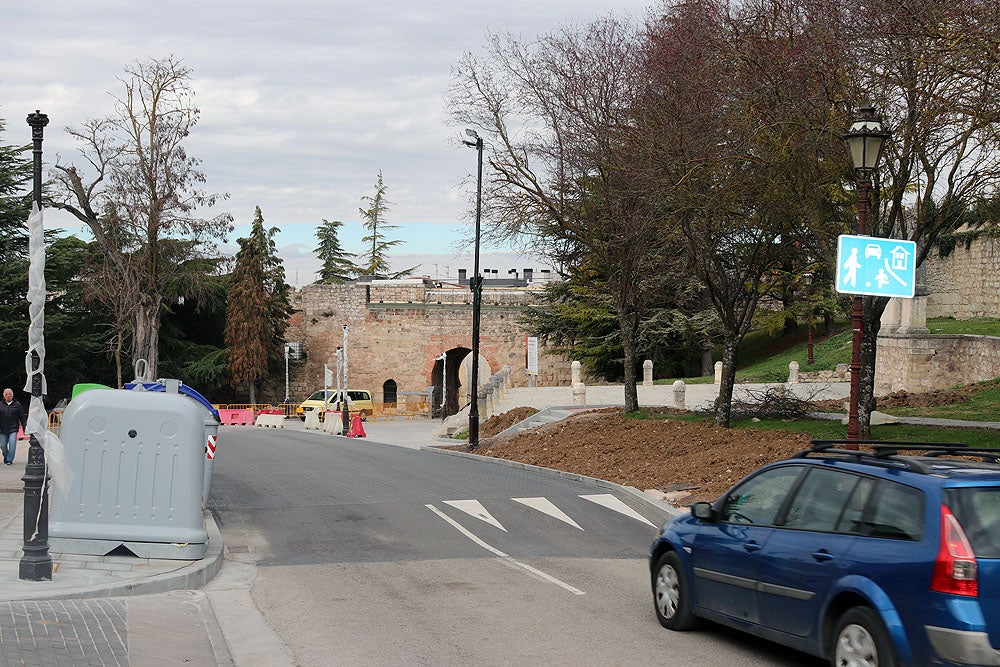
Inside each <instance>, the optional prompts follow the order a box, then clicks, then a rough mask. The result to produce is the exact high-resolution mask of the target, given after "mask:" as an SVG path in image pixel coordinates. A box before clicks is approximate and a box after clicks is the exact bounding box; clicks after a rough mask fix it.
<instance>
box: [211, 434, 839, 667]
mask: <svg viewBox="0 0 1000 667" xmlns="http://www.w3.org/2000/svg"><path fill="white" fill-rule="evenodd" d="M209 506H210V508H211V509H212V510H213V511H214V512H215V513H216V516H217V517H218V519H219V523H220V526H221V528H222V532H223V535H224V538H225V543H226V548H227V551H228V552H229V556H228V559H229V564H227V567H228V568H229V570H228V573H229V574H228V575H227V574H226V572H227V570H226V569H225V568H224V573H223V582H225V580H226V578H227V577H229V578H231V579H238V580H240V581H242V582H243V583H244V584H245V586H246V589H247V590H248V593H249V594H248V595H244V596H243V597H236V598H234V599H233V600H232V601H231V605H230V607H229V611H228V612H226V607H225V604H222V603H220V602H219V600H218V595H219V593H218V592H216V593H215V595H216V598H214V599H213V606H215V607H216V609H221V610H222V611H223V613H221V614H220V615H219V616H220V618H219V620H220V623H222V625H223V629H224V630H226V634H227V640H229V643H230V646H231V649H233V653H234V657H235V658H236V661H237V664H251V663H252V658H248V657H247V656H252V655H253V650H256V647H257V644H263V645H264V647H265V649H268V647H269V649H270V650H272V653H271V654H267V653H266V650H265V652H264V653H260V654H259V656H260V662H259V663H256V664H275V663H276V662H279V660H278V657H276V656H281V655H282V654H283V656H284V657H283V659H284V661H285V662H287V663H288V664H297V665H305V666H311V665H340V664H352V665H470V664H476V665H534V664H545V665H570V664H572V665H645V664H661V665H685V666H693V667H714V666H720V667H722V666H725V667H730V666H731V665H732V664H734V663H739V664H741V665H743V666H746V667H755V666H764V665H779V666H781V665H788V666H791V665H796V666H802V665H808V666H810V667H811V666H813V665H819V664H820V663H819V662H817V661H813V660H811V659H809V658H808V657H806V656H803V655H801V654H798V653H794V652H790V651H787V650H785V649H782V648H780V647H777V646H774V645H772V644H768V643H766V642H760V641H757V640H755V639H753V638H751V637H748V636H746V635H743V634H740V633H734V632H729V631H726V630H723V629H719V628H714V627H713V628H709V629H708V630H706V631H700V632H694V633H684V634H678V633H671V632H668V631H666V630H664V629H663V628H661V627H660V626H659V624H658V623H657V621H656V618H655V616H654V613H653V609H652V603H651V595H650V592H649V584H648V580H649V577H648V573H647V566H646V554H647V550H648V547H649V544H650V542H651V540H652V539H653V537H654V535H655V533H656V530H657V528H656V527H657V526H659V525H660V524H661V523H662V522H663V521H664V520H665V519H666V518H667V514H666V513H665V512H663V511H661V510H656V509H653V508H651V507H650V506H647V505H644V504H642V503H639V502H637V501H635V499H633V498H631V497H630V496H628V495H627V494H615V493H609V490H608V488H606V487H603V486H599V485H597V484H594V483H593V482H591V481H587V480H577V479H570V478H565V479H563V478H554V477H552V476H549V475H543V474H539V473H538V472H534V471H530V470H521V469H517V468H512V467H508V466H504V465H499V464H496V463H491V462H483V461H477V460H473V459H466V458H461V457H454V456H446V455H442V454H436V453H433V452H427V451H420V450H416V449H411V448H406V447H398V446H394V445H386V444H379V443H377V442H374V441H372V440H368V439H351V440H349V439H346V438H340V437H331V436H328V435H325V434H321V433H313V432H306V431H289V430H282V431H276V430H266V429H225V430H224V431H223V432H222V433H221V434H220V439H219V453H218V456H217V458H216V460H215V464H214V472H213V481H212V492H211V496H210V502H209ZM222 586H223V587H225V583H223V584H222ZM210 595H212V594H211V593H210ZM250 605H252V606H253V609H250V608H249V607H250ZM240 628H242V629H243V632H244V635H245V636H246V641H247V643H248V646H247V647H243V649H244V650H243V651H242V655H243V658H242V659H241V657H240V656H241V648H240V646H234V645H233V644H234V643H237V644H238V643H239V642H234V641H232V637H235V636H238V632H237V631H238V630H239V629H240ZM268 634H270V637H268V636H266V635H268ZM251 649H253V650H251ZM262 650H263V649H262Z"/></svg>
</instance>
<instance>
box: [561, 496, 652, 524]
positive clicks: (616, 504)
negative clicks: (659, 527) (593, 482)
mask: <svg viewBox="0 0 1000 667" xmlns="http://www.w3.org/2000/svg"><path fill="white" fill-rule="evenodd" d="M580 497H581V498H583V499H584V500H589V501H590V502H592V503H597V504H598V505H601V506H603V507H607V508H608V509H610V510H614V511H615V512H619V513H621V514H624V515H625V516H627V517H631V518H633V519H635V520H636V521H642V522H643V523H648V524H649V525H650V526H652V527H653V528H656V524H654V523H652V522H650V521H649V519H647V518H646V517H644V516H642V515H641V514H639V513H638V512H636V511H635V510H634V509H632V508H631V507H629V506H628V505H626V504H625V503H623V502H622V501H621V500H619V499H618V498H616V497H615V496H613V495H611V494H610V493H595V494H593V495H587V496H580Z"/></svg>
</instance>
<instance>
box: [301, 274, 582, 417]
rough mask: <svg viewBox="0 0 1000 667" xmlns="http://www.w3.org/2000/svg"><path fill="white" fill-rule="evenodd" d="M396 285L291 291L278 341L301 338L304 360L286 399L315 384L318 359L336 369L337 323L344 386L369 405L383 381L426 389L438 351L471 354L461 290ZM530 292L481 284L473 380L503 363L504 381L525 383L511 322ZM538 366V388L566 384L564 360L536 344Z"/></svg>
mask: <svg viewBox="0 0 1000 667" xmlns="http://www.w3.org/2000/svg"><path fill="white" fill-rule="evenodd" d="M399 283H401V284H386V285H380V284H378V283H373V284H365V283H349V284H344V285H308V286H306V287H303V288H302V289H301V290H299V291H298V292H296V294H295V297H294V299H295V301H294V304H293V305H294V307H295V309H296V311H297V312H296V313H295V317H294V318H293V320H292V321H291V322H290V325H289V329H288V331H287V333H286V339H287V340H290V341H291V340H298V341H301V342H302V343H303V350H304V352H305V355H306V358H305V359H304V360H303V361H302V362H298V363H296V364H294V368H293V369H291V370H290V372H289V374H290V376H291V377H290V381H289V385H290V387H292V389H291V390H290V394H291V399H292V401H300V400H302V398H304V396H305V395H306V394H308V393H309V392H311V391H315V390H316V389H319V388H322V387H323V365H324V364H326V365H328V366H329V367H330V368H331V369H336V366H337V358H336V349H337V347H338V346H339V345H341V344H342V343H343V340H344V325H347V327H348V338H347V364H348V386H349V387H353V388H357V389H367V390H369V391H371V392H372V395H373V396H372V397H373V399H374V400H375V401H376V402H381V400H382V387H383V383H385V382H386V381H387V380H393V381H395V383H396V387H397V391H398V392H426V391H427V389H428V387H429V386H431V385H432V384H433V383H434V379H433V370H434V365H435V361H436V359H437V358H438V357H440V356H441V355H442V353H445V352H448V351H449V350H452V351H456V352H453V355H454V357H455V358H462V357H464V356H465V355H466V354H468V353H469V352H471V348H472V333H471V332H472V303H471V301H472V299H471V293H470V292H469V290H468V289H462V288H447V287H437V286H436V285H435V284H434V283H424V284H413V283H412V282H411V281H399ZM406 283H408V284H406ZM536 294H537V293H536V292H535V291H534V290H531V289H510V288H507V289H484V291H483V303H482V313H481V318H480V337H479V340H480V359H481V360H480V371H479V376H480V381H481V382H485V381H486V380H487V379H489V377H490V375H491V374H492V373H495V372H497V371H499V370H500V369H502V368H503V367H504V366H510V368H511V384H512V386H515V387H518V386H527V385H528V380H529V378H528V376H527V373H526V371H525V347H526V346H525V336H526V335H527V333H526V332H525V331H524V330H523V329H522V328H521V326H520V324H519V323H518V319H519V316H520V312H521V309H522V308H523V307H524V306H526V305H529V304H531V303H532V302H534V301H535V300H536ZM451 358H453V357H452V356H449V359H451ZM466 363H468V362H467V361H466ZM538 363H539V377H538V384H539V385H540V386H558V385H568V384H569V381H570V364H569V362H568V361H567V360H566V359H565V358H564V357H562V356H554V355H551V354H548V353H547V350H546V349H545V347H544V346H541V349H540V350H539V360H538ZM460 377H462V378H465V377H466V374H465V373H464V372H463V373H461V375H460ZM462 403H463V404H464V401H462Z"/></svg>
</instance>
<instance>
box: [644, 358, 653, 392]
mask: <svg viewBox="0 0 1000 667" xmlns="http://www.w3.org/2000/svg"><path fill="white" fill-rule="evenodd" d="M642 386H643V387H652V386H653V360H652V359H646V361H644V362H642Z"/></svg>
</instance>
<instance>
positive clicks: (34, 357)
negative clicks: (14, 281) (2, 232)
mask: <svg viewBox="0 0 1000 667" xmlns="http://www.w3.org/2000/svg"><path fill="white" fill-rule="evenodd" d="M27 121H28V125H29V126H31V141H32V156H33V165H32V166H33V172H32V177H33V179H32V180H33V188H32V200H33V201H34V203H35V208H37V211H38V215H39V216H41V211H42V140H43V139H44V132H45V126H46V125H48V124H49V117H48V116H46V115H45V114H43V113H41V112H40V111H35V113H33V114H29V115H28V118H27ZM32 218H34V215H32ZM28 222H29V228H30V229H29V231H30V235H29V240H30V242H29V250H30V255H31V257H32V260H31V266H30V267H29V271H28V301H29V307H28V311H29V313H30V315H31V323H30V326H29V327H28V347H29V349H31V375H30V378H29V380H30V385H31V409H30V410H29V414H28V418H29V419H28V426H29V428H30V427H31V426H32V421H31V417H32V413H33V412H34V410H35V408H36V405H37V404H38V402H40V401H41V400H42V389H43V385H44V382H45V378H44V376H43V375H42V372H41V371H40V370H39V369H41V368H43V366H42V362H43V361H45V359H44V355H45V344H44V340H43V338H44V332H43V331H42V328H43V324H44V322H45V314H44V303H45V278H44V271H45V252H44V245H43V240H42V239H43V237H42V234H43V231H42V229H41V217H39V218H37V223H38V226H37V228H36V227H32V220H31V219H30V218H29V221H28ZM36 244H37V245H36ZM36 250H39V251H41V252H40V253H39V254H38V255H36ZM36 256H37V257H40V258H41V259H40V262H41V263H40V265H37V264H38V262H36V260H35V257H36ZM36 265H37V266H36ZM36 327H37V328H36ZM39 350H40V351H41V352H39ZM28 442H29V445H28V462H27V463H26V464H25V466H24V477H22V478H21V481H23V482H24V546H23V547H22V555H21V560H20V562H19V563H18V578H19V579H24V580H27V581H50V580H51V579H52V555H51V554H50V553H49V493H48V487H49V475H48V471H47V468H46V465H45V450H44V449H43V448H42V445H41V443H39V442H38V438H36V437H35V435H34V433H32V434H31V436H30V439H29V441H28Z"/></svg>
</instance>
